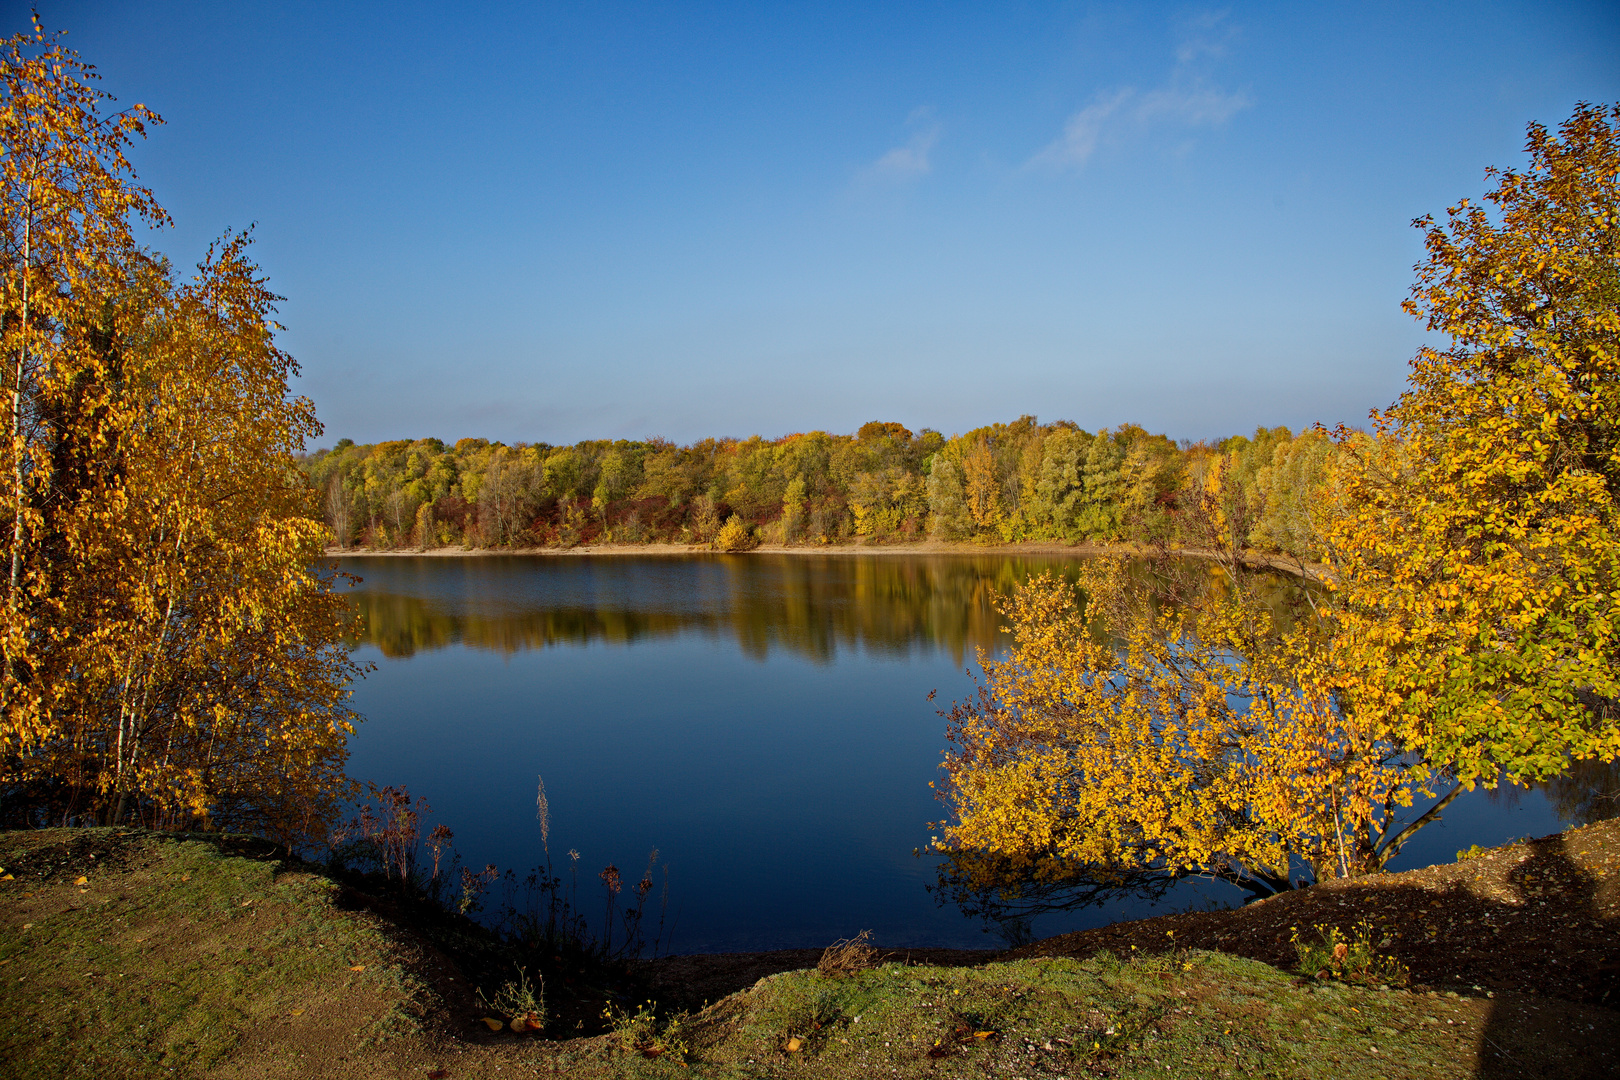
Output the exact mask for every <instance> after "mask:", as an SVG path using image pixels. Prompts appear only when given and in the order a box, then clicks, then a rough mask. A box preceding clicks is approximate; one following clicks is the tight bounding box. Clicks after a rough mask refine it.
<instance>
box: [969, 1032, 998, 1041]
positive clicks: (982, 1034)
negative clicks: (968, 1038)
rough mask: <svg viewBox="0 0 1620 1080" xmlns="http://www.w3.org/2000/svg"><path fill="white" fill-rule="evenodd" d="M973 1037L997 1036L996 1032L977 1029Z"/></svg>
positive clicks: (991, 1037)
mask: <svg viewBox="0 0 1620 1080" xmlns="http://www.w3.org/2000/svg"><path fill="white" fill-rule="evenodd" d="M973 1037H974V1038H975V1039H993V1038H995V1037H996V1033H995V1032H993V1031H975V1032H974V1033H973Z"/></svg>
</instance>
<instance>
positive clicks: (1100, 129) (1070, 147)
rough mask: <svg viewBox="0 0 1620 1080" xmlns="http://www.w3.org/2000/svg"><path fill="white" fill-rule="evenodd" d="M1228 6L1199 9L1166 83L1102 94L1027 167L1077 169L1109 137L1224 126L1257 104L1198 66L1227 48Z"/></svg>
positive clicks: (1119, 138)
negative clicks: (1219, 83) (1206, 10)
mask: <svg viewBox="0 0 1620 1080" xmlns="http://www.w3.org/2000/svg"><path fill="white" fill-rule="evenodd" d="M1225 15H1226V13H1225V12H1217V13H1209V14H1205V15H1200V16H1197V17H1195V18H1193V19H1192V20H1190V21H1189V22H1188V23H1187V24H1186V26H1185V27H1184V29H1183V34H1182V40H1181V42H1180V43H1179V44H1178V45H1177V47H1176V62H1175V65H1174V66H1173V67H1172V68H1171V70H1170V74H1169V75H1168V76H1167V77H1166V79H1165V81H1164V83H1163V84H1162V85H1160V86H1157V87H1154V88H1153V89H1151V90H1146V91H1141V90H1138V89H1137V88H1135V87H1133V86H1125V87H1119V88H1116V89H1114V90H1108V91H1104V92H1102V93H1099V94H1097V95H1096V96H1095V97H1094V98H1093V99H1092V101H1091V103H1090V104H1089V105H1086V106H1085V107H1084V108H1082V109H1081V110H1080V111H1079V112H1077V113H1075V114H1074V115H1073V116H1071V117H1069V119H1068V120H1067V121H1066V122H1065V123H1064V125H1063V133H1062V134H1061V135H1059V136H1058V137H1057V138H1056V139H1054V140H1052V141H1051V142H1050V143H1048V144H1047V145H1046V146H1044V147H1042V148H1041V150H1040V151H1038V152H1037V153H1036V154H1035V155H1034V156H1033V157H1031V158H1030V159H1029V161H1027V162H1026V163H1025V168H1029V169H1042V170H1055V171H1063V170H1077V169H1080V168H1082V167H1084V166H1085V164H1086V162H1088V161H1090V160H1091V157H1092V155H1094V154H1095V153H1096V152H1097V150H1098V148H1099V147H1100V146H1102V145H1104V144H1105V143H1107V142H1109V141H1123V140H1125V139H1127V138H1132V137H1139V136H1141V135H1142V134H1143V133H1145V132H1147V131H1148V130H1150V129H1152V128H1154V127H1156V126H1174V127H1178V128H1200V127H1210V128H1212V127H1219V126H1220V125H1222V124H1224V123H1226V122H1227V121H1228V120H1230V119H1231V118H1232V117H1233V116H1234V115H1236V114H1237V113H1239V112H1241V111H1243V110H1244V109H1246V108H1248V107H1249V106H1250V105H1252V104H1254V102H1253V100H1252V99H1251V98H1250V97H1249V96H1248V95H1247V94H1245V93H1242V92H1240V91H1239V92H1233V91H1227V90H1223V89H1222V88H1221V87H1219V86H1217V85H1216V84H1215V83H1214V82H1212V81H1211V80H1210V79H1209V78H1208V77H1207V76H1205V75H1204V74H1202V73H1201V72H1199V71H1197V70H1195V69H1196V67H1197V65H1198V64H1199V62H1200V60H1201V59H1202V58H1204V57H1214V58H1219V57H1220V56H1222V55H1224V54H1225V52H1226V47H1227V44H1228V42H1230V41H1231V40H1232V37H1233V35H1234V31H1233V30H1232V28H1231V27H1228V26H1226V25H1224V22H1223V20H1224V19H1225Z"/></svg>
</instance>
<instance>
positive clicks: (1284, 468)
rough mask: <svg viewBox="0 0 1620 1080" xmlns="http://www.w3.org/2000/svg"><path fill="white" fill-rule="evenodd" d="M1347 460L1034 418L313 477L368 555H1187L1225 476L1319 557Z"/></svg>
mask: <svg viewBox="0 0 1620 1080" xmlns="http://www.w3.org/2000/svg"><path fill="white" fill-rule="evenodd" d="M1334 452H1335V449H1334V444H1333V442H1332V440H1331V439H1329V438H1327V437H1325V436H1324V435H1322V434H1320V433H1317V432H1306V433H1303V434H1301V435H1297V436H1296V435H1294V434H1293V433H1292V432H1290V431H1289V430H1288V429H1287V428H1281V427H1279V428H1272V429H1265V428H1262V429H1260V430H1259V431H1257V432H1255V434H1254V435H1253V437H1244V436H1237V437H1234V438H1230V439H1226V440H1223V441H1221V442H1219V443H1214V444H1209V443H1198V444H1193V445H1185V446H1178V445H1177V444H1176V443H1175V442H1173V441H1172V440H1170V439H1169V438H1167V437H1165V436H1163V435H1153V434H1149V433H1148V432H1147V431H1145V430H1144V429H1142V428H1140V427H1137V426H1134V425H1125V426H1122V427H1119V428H1116V429H1114V430H1112V431H1100V432H1096V433H1092V432H1088V431H1084V430H1081V429H1080V428H1079V427H1077V426H1075V425H1074V424H1071V423H1068V422H1067V421H1058V422H1056V423H1050V424H1041V423H1038V422H1037V421H1036V419H1035V418H1034V417H1032V416H1024V417H1020V418H1019V419H1018V420H1016V421H1014V422H1012V423H1010V424H993V425H991V426H989V427H983V428H977V429H974V430H972V431H969V432H967V433H965V434H962V435H956V436H953V437H951V438H946V437H944V436H943V435H941V434H940V433H939V432H936V431H931V430H929V429H926V428H925V429H923V430H922V431H920V432H917V433H913V432H911V431H909V430H907V429H906V428H905V427H904V426H902V425H900V424H898V423H894V422H892V421H891V422H881V421H873V422H871V423H868V424H864V425H862V426H861V428H860V430H859V431H858V432H857V433H856V434H855V435H853V436H851V435H831V434H828V433H826V432H822V431H812V432H808V433H804V434H796V435H789V436H786V437H785V438H780V439H763V438H759V437H758V436H756V437H754V438H750V439H705V440H703V441H701V442H696V443H693V444H691V445H688V446H677V445H675V444H674V443H670V442H667V441H665V440H661V439H651V440H646V441H628V440H618V441H613V442H610V441H606V440H591V441H585V442H580V443H575V444H574V445H572V446H550V445H547V444H545V443H532V444H523V443H520V444H517V445H513V446H504V445H502V444H500V443H491V442H488V441H486V440H483V439H462V440H461V441H460V442H457V443H456V444H455V445H454V446H447V445H446V444H445V443H443V442H441V441H439V440H437V439H419V440H416V441H403V440H402V441H397V442H385V443H376V444H373V445H369V446H357V445H355V444H354V443H352V442H349V441H348V440H343V441H341V442H339V443H338V444H337V445H336V446H335V447H333V448H332V449H331V450H325V451H319V452H317V453H315V454H312V455H310V456H308V457H306V458H304V459H303V460H302V462H301V467H302V468H303V470H304V471H305V472H306V473H307V474H308V476H309V477H310V479H311V481H312V482H313V483H314V484H315V486H316V487H317V488H318V489H319V490H320V491H321V492H322V493H323V506H324V507H325V513H326V520H327V524H328V525H330V526H331V528H332V530H333V533H334V536H335V538H336V541H337V543H338V544H339V545H341V546H343V547H360V548H369V549H388V548H432V547H441V546H445V545H453V544H465V545H467V546H469V547H503V546H571V545H574V544H580V543H587V542H590V543H603V542H628V543H635V542H650V541H664V542H675V543H710V542H715V541H716V540H717V538H719V534H720V533H721V531H722V529H723V528H724V527H725V526H726V524H727V523H729V522H730V520H731V519H732V518H733V517H735V518H736V519H737V523H738V524H737V525H736V526H735V528H743V527H746V528H747V529H748V530H749V531H750V533H751V535H752V537H753V539H754V541H755V542H766V543H772V544H827V543H837V542H839V541H844V540H849V539H852V538H855V537H860V538H864V539H866V540H868V541H871V542H882V541H899V540H919V539H923V538H926V537H937V538H940V539H948V540H963V541H980V542H987V543H988V542H994V543H1009V542H1018V541H1053V542H1060V543H1079V542H1083V541H1115V540H1141V541H1148V542H1158V541H1170V542H1175V541H1187V540H1191V539H1192V536H1191V534H1190V533H1188V532H1187V530H1186V529H1185V528H1184V527H1183V525H1182V520H1183V512H1182V507H1183V506H1184V504H1185V501H1186V499H1187V498H1188V497H1189V495H1190V494H1195V493H1197V492H1199V491H1201V490H1202V489H1203V487H1204V485H1205V482H1206V477H1207V475H1208V474H1209V473H1210V471H1211V469H1215V468H1219V469H1220V470H1222V473H1223V475H1225V476H1228V477H1229V478H1231V479H1232V480H1233V482H1235V483H1236V484H1237V485H1239V487H1241V488H1242V489H1243V490H1244V491H1245V492H1247V493H1248V496H1249V498H1250V499H1251V501H1252V502H1253V503H1254V504H1255V505H1256V506H1258V507H1262V509H1261V510H1260V511H1259V512H1258V513H1257V514H1256V516H1255V518H1254V520H1253V521H1252V522H1250V523H1248V524H1247V526H1246V528H1245V533H1244V536H1243V537H1241V538H1240V541H1241V543H1242V544H1243V545H1245V546H1252V547H1254V548H1256V549H1259V550H1262V551H1268V552H1278V553H1287V554H1289V555H1293V556H1297V557H1299V558H1300V559H1303V560H1307V561H1309V560H1314V559H1316V558H1318V557H1319V556H1320V553H1321V552H1320V544H1319V542H1318V540H1317V539H1316V532H1315V530H1316V525H1317V522H1316V520H1315V519H1314V518H1313V513H1314V509H1315V507H1316V506H1317V500H1316V498H1315V494H1314V493H1315V492H1316V491H1317V490H1318V489H1319V488H1320V486H1321V485H1322V483H1323V482H1324V475H1325V472H1324V470H1325V466H1326V463H1327V460H1328V458H1329V457H1330V456H1331V455H1332V454H1333V453H1334ZM720 542H721V543H722V544H724V543H725V541H724V540H721V541H720ZM728 546H729V545H728Z"/></svg>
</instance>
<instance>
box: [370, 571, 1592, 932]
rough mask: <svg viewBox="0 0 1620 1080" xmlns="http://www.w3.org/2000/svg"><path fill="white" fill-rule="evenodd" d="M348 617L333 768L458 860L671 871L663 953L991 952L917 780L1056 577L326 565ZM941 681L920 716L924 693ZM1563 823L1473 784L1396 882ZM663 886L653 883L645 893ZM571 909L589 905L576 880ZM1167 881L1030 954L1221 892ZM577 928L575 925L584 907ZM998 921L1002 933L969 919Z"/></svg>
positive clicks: (1047, 922) (1537, 798) (1550, 809)
mask: <svg viewBox="0 0 1620 1080" xmlns="http://www.w3.org/2000/svg"><path fill="white" fill-rule="evenodd" d="M339 565H340V567H341V569H343V570H344V571H345V572H347V573H350V574H354V575H357V576H359V577H360V578H361V579H362V580H361V582H360V583H359V584H357V585H355V586H353V587H352V588H351V589H350V590H349V595H350V598H351V600H352V602H353V603H354V604H355V605H356V607H357V609H358V610H359V612H360V613H361V615H362V616H363V624H362V625H363V631H362V633H361V638H360V640H359V642H358V643H357V644H356V646H355V656H356V659H358V660H360V661H362V662H370V663H373V664H375V665H376V670H375V671H374V672H372V673H371V674H370V676H369V677H367V678H366V679H365V680H364V681H363V682H361V683H359V684H358V685H357V687H356V690H355V706H356V708H358V709H359V711H360V712H361V713H363V714H364V715H365V716H366V717H367V719H366V722H365V723H364V724H362V725H361V727H360V731H359V734H358V735H357V736H356V737H355V738H354V739H353V740H351V750H352V755H351V758H350V763H349V771H350V774H351V775H352V776H355V777H356V778H359V779H365V780H372V781H375V782H377V783H378V784H403V785H405V786H407V787H408V788H409V790H410V792H411V794H412V795H413V796H421V797H425V798H426V799H427V800H428V801H429V802H430V803H431V804H432V807H433V814H432V821H434V822H443V823H444V824H446V825H448V826H449V827H450V828H451V829H453V830H454V832H455V837H456V839H455V843H456V849H457V851H458V852H459V853H460V855H461V857H462V859H463V860H464V861H465V862H466V863H468V864H471V865H473V866H475V867H478V866H483V865H484V864H485V863H494V864H496V865H497V866H499V867H501V868H502V869H506V868H513V869H516V870H518V871H519V873H520V875H521V874H523V873H526V872H527V871H528V870H529V869H530V868H531V867H533V866H535V865H537V864H539V863H540V862H542V861H543V859H544V851H543V848H542V843H541V835H540V828H539V823H538V822H537V821H536V819H535V789H536V778H537V777H544V779H545V785H546V791H547V794H548V798H549V803H550V807H551V815H552V826H551V838H550V846H551V852H552V856H553V859H554V861H555V862H557V863H560V864H563V865H567V863H568V861H569V860H568V858H567V855H566V852H567V851H568V850H569V849H574V850H577V851H578V852H579V853H580V864H579V865H580V878H581V886H580V892H581V896H582V897H583V896H585V895H587V884H588V885H590V886H595V885H596V884H597V883H596V880H595V878H596V874H597V872H598V871H600V870H601V869H602V868H603V867H604V866H605V865H606V864H608V863H610V862H611V863H613V864H615V865H617V866H618V867H619V868H620V869H621V871H623V872H624V875H625V877H626V879H627V880H629V881H634V880H636V879H637V878H639V877H640V876H641V870H642V868H643V867H644V866H645V865H646V861H647V856H648V852H649V850H650V849H652V848H655V847H656V848H657V849H658V852H659V857H660V862H661V863H662V864H664V865H667V866H668V868H669V875H670V903H669V913H670V915H671V916H672V917H675V925H674V934H673V940H672V945H673V948H674V951H676V952H710V951H752V950H763V949H776V948H801V947H815V946H822V945H826V944H828V943H830V942H831V941H833V940H834V939H836V938H840V937H848V936H851V935H853V934H855V933H857V932H858V931H860V930H864V929H870V930H872V931H873V932H874V936H875V938H876V940H877V941H878V942H880V943H881V944H883V945H886V946H894V947H904V946H913V947H917V946H952V947H965V948H974V947H993V946H999V945H1000V944H1001V940H1000V939H999V938H998V936H997V935H996V934H995V933H989V934H987V933H986V928H985V927H984V925H983V923H982V922H981V921H980V920H978V919H974V918H970V917H968V916H965V915H964V914H963V913H962V912H961V911H960V910H958V909H957V908H956V907H954V906H951V905H943V906H942V905H940V904H939V903H937V902H936V899H935V897H934V896H933V895H932V894H930V892H929V891H928V888H927V886H929V885H930V884H933V883H934V881H935V879H936V859H934V858H933V857H930V856H926V855H924V856H923V857H920V858H919V857H915V856H914V855H913V850H914V849H918V848H926V846H927V843H928V836H929V828H928V823H929V822H930V821H933V820H937V819H939V818H940V817H942V816H943V814H944V808H943V807H942V806H941V805H940V804H939V803H937V802H936V801H935V800H934V798H933V792H932V791H931V790H930V789H929V787H928V783H929V781H930V780H933V779H935V778H936V776H937V775H938V766H939V761H940V755H941V753H942V751H943V750H944V749H945V742H944V737H943V732H944V722H943V720H942V719H941V718H940V716H939V715H938V713H937V712H936V710H937V709H938V708H941V707H947V706H948V705H949V703H950V702H951V701H952V700H953V699H957V698H963V697H966V696H967V695H968V694H969V693H970V692H971V690H972V683H971V682H970V680H969V678H968V675H967V674H966V671H965V669H967V668H973V669H976V668H977V660H976V658H977V656H978V652H979V650H981V649H984V650H992V651H993V650H996V649H999V648H1001V647H1002V645H1003V634H1002V632H1001V629H1000V623H999V620H998V618H997V615H996V613H995V610H994V607H993V600H994V597H995V596H996V595H997V594H998V593H1001V592H1005V591H1008V590H1010V589H1011V588H1012V586H1013V585H1014V584H1015V583H1017V582H1018V581H1021V580H1023V579H1024V578H1026V577H1028V576H1029V575H1031V574H1033V573H1039V572H1041V571H1042V570H1047V569H1051V570H1055V571H1058V572H1062V571H1063V569H1064V568H1065V567H1066V566H1072V560H1065V559H1063V558H1060V557H1050V558H1043V557H1027V556H1015V555H981V556H958V555H911V554H905V555H899V554H896V555H884V554H871V555H866V554H861V555H856V554H838V555H815V554H804V555H798V554H795V555H761V554H754V555H731V556H728V555H669V556H624V555H600V556H599V555H569V556H500V555H490V556H479V557H469V558H443V557H430V556H423V557H411V556H385V557H378V556H372V557H366V556H354V557H345V558H343V559H341V560H339ZM933 690H937V691H938V698H937V700H936V701H933V702H930V701H929V700H928V694H929V692H930V691H933ZM1561 827H1562V823H1561V822H1560V820H1559V815H1558V812H1557V810H1556V809H1555V807H1554V804H1553V803H1552V802H1551V801H1550V800H1549V799H1548V798H1547V797H1546V796H1545V795H1544V794H1542V793H1541V792H1540V791H1528V792H1519V793H1514V794H1512V795H1510V796H1508V797H1505V798H1504V797H1501V796H1499V795H1496V794H1494V793H1488V792H1484V791H1477V792H1474V793H1471V794H1469V795H1465V796H1463V797H1462V798H1460V799H1458V800H1457V802H1455V803H1454V804H1452V806H1451V807H1450V808H1449V809H1448V810H1447V812H1446V816H1445V819H1444V821H1442V822H1441V823H1439V824H1435V825H1431V826H1429V827H1428V828H1426V829H1424V830H1422V831H1421V832H1420V833H1418V835H1417V836H1416V837H1415V838H1414V839H1413V840H1412V841H1411V842H1410V843H1409V844H1408V845H1407V846H1406V848H1405V849H1404V850H1403V851H1402V853H1401V855H1400V856H1399V858H1398V860H1397V861H1396V863H1395V864H1394V869H1402V868H1410V867H1414V866H1424V865H1428V864H1430V863H1433V862H1437V861H1450V860H1451V859H1453V858H1454V857H1455V853H1456V852H1457V850H1458V849H1460V848H1465V847H1467V846H1469V845H1470V844H1475V843H1477V844H1481V845H1486V846H1489V845H1494V844H1499V843H1503V842H1505V841H1507V840H1510V839H1515V838H1518V837H1521V836H1539V835H1543V834H1546V833H1550V832H1554V831H1557V830H1558V829H1560V828H1561ZM657 880H658V882H659V885H660V887H661V885H662V878H661V876H659V877H658V879H657ZM589 895H591V896H593V897H594V896H595V895H596V893H595V891H594V890H592V891H590V892H589ZM1240 896H1241V894H1240V893H1239V892H1238V891H1237V890H1236V889H1233V888H1231V887H1230V886H1224V885H1220V884H1218V883H1210V882H1199V881H1194V882H1187V883H1184V884H1182V885H1180V886H1178V887H1177V889H1176V890H1175V891H1174V892H1173V893H1172V894H1171V895H1170V896H1169V897H1168V898H1166V899H1165V900H1163V901H1161V902H1160V903H1159V904H1158V905H1157V906H1154V905H1149V904H1147V903H1146V902H1144V901H1140V900H1130V899H1127V900H1119V901H1115V902H1112V903H1110V904H1108V905H1106V906H1104V907H1102V908H1088V909H1084V910H1080V911H1069V912H1056V913H1051V914H1045V915H1041V916H1039V917H1037V918H1036V919H1035V922H1034V925H1033V927H1032V930H1033V932H1034V934H1035V935H1036V936H1038V937H1044V936H1047V935H1049V934H1055V933H1061V932H1063V931H1066V930H1072V929H1081V928H1085V927H1090V926H1098V925H1102V924H1105V923H1109V922H1113V921H1116V920H1118V919H1121V918H1137V917H1141V916H1144V915H1147V914H1153V913H1158V912H1163V911H1169V910H1175V909H1182V910H1185V909H1186V908H1187V907H1189V906H1200V907H1201V906H1204V905H1205V904H1206V903H1210V902H1222V901H1228V900H1230V901H1233V902H1235V901H1236V900H1237V898H1239V897H1240ZM588 910H589V909H588ZM990 929H992V930H995V929H997V928H994V927H992V928H990Z"/></svg>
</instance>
